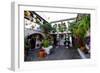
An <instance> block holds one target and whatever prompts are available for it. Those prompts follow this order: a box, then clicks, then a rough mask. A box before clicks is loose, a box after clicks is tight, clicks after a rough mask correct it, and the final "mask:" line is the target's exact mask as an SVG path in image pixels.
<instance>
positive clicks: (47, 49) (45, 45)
mask: <svg viewBox="0 0 100 73" xmlns="http://www.w3.org/2000/svg"><path fill="white" fill-rule="evenodd" d="M42 49H44V50H45V52H46V53H47V54H50V49H52V46H51V45H50V42H49V39H47V38H46V39H44V40H43V47H42Z"/></svg>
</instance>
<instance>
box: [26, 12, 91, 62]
mask: <svg viewBox="0 0 100 73" xmlns="http://www.w3.org/2000/svg"><path fill="white" fill-rule="evenodd" d="M24 19H25V20H24V25H25V28H24V32H25V33H24V61H28V62H30V61H44V60H45V61H47V60H73V59H74V60H75V59H89V58H90V53H91V52H90V14H79V13H76V14H67V13H56V12H54V13H47V12H35V11H24Z"/></svg>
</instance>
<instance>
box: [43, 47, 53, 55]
mask: <svg viewBox="0 0 100 73" xmlns="http://www.w3.org/2000/svg"><path fill="white" fill-rule="evenodd" d="M52 48H53V47H52V46H49V47H46V48H44V47H43V49H44V50H45V52H46V53H47V54H50V50H51V49H52Z"/></svg>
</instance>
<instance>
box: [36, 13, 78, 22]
mask: <svg viewBox="0 0 100 73" xmlns="http://www.w3.org/2000/svg"><path fill="white" fill-rule="evenodd" d="M36 13H37V14H39V15H40V16H41V17H42V18H44V19H45V20H47V21H48V22H52V21H57V20H63V19H69V18H74V17H77V14H72V13H50V12H36Z"/></svg>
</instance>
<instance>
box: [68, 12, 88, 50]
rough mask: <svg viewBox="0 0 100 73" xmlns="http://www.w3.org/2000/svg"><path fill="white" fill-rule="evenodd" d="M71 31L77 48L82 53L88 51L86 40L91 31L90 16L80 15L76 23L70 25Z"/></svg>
mask: <svg viewBox="0 0 100 73" xmlns="http://www.w3.org/2000/svg"><path fill="white" fill-rule="evenodd" d="M69 29H70V30H71V31H72V34H73V36H74V38H75V39H76V45H75V46H76V47H77V48H80V50H82V51H84V50H86V48H85V42H84V38H85V35H86V32H87V31H88V30H89V29H90V15H89V14H78V16H77V18H76V21H74V22H73V23H71V24H70V27H69Z"/></svg>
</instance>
